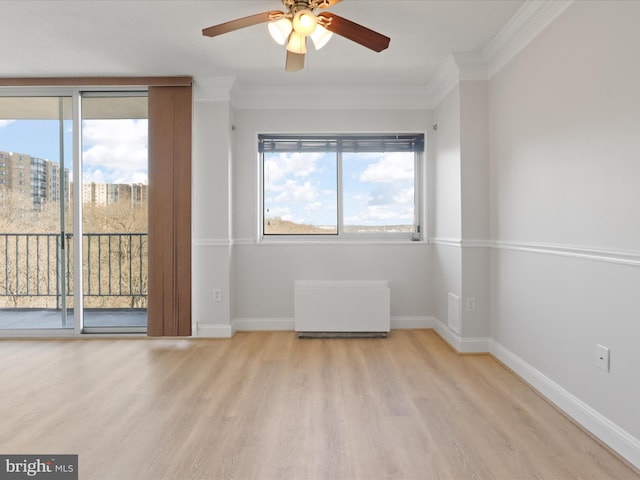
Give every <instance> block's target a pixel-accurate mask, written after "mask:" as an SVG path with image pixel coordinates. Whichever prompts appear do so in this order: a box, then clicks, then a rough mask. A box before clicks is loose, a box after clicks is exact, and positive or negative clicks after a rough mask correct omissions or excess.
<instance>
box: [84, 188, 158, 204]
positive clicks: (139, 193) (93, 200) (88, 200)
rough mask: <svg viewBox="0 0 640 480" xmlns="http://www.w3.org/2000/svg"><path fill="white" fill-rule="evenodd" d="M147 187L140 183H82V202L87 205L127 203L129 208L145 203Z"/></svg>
mask: <svg viewBox="0 0 640 480" xmlns="http://www.w3.org/2000/svg"><path fill="white" fill-rule="evenodd" d="M147 190H148V188H147V185H144V184H141V183H135V184H129V183H95V182H91V183H84V184H83V185H82V202H83V203H85V204H89V205H103V206H104V205H111V204H114V203H127V204H129V205H130V206H131V208H133V207H136V206H137V205H140V204H146V202H147Z"/></svg>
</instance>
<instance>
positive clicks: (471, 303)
mask: <svg viewBox="0 0 640 480" xmlns="http://www.w3.org/2000/svg"><path fill="white" fill-rule="evenodd" d="M475 311H476V297H467V312H475Z"/></svg>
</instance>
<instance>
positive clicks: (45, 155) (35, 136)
mask: <svg viewBox="0 0 640 480" xmlns="http://www.w3.org/2000/svg"><path fill="white" fill-rule="evenodd" d="M70 112H71V98H70V97H0V328H10V329H29V328H36V329H45V328H46V329H48V328H70V327H72V326H73V297H72V294H73V245H74V244H73V205H72V203H71V198H72V197H71V195H70V192H71V189H72V184H71V179H72V178H73V172H72V167H73V161H72V154H71V147H72V145H73V142H72V122H71V120H70ZM63 232H64V233H63Z"/></svg>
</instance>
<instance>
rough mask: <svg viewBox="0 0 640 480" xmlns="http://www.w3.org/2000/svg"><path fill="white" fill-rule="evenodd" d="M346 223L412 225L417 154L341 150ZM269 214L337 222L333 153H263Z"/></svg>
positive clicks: (320, 223) (307, 221)
mask: <svg viewBox="0 0 640 480" xmlns="http://www.w3.org/2000/svg"><path fill="white" fill-rule="evenodd" d="M342 155H343V156H342V184H343V192H344V193H343V203H344V209H343V216H344V225H368V226H381V225H413V221H414V219H413V212H414V168H415V167H414V154H413V153H411V152H409V153H343V154H342ZM264 185H265V186H264V207H265V216H266V217H267V218H269V217H280V218H282V219H283V220H289V221H292V222H295V223H303V224H309V225H316V226H335V225H336V222H337V157H336V154H335V153H324V152H317V153H265V163H264Z"/></svg>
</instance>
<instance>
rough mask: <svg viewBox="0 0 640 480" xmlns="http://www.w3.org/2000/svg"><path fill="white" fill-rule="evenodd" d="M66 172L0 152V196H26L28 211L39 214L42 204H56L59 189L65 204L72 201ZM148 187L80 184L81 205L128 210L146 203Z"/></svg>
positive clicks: (53, 164) (40, 161) (24, 156)
mask: <svg viewBox="0 0 640 480" xmlns="http://www.w3.org/2000/svg"><path fill="white" fill-rule="evenodd" d="M69 180H70V179H69V169H67V168H65V169H64V172H61V169H60V165H59V164H58V163H56V162H52V161H50V160H45V159H44V158H38V157H32V156H31V155H27V154H23V153H12V152H3V151H0V194H1V193H2V192H16V193H18V194H23V195H25V196H28V197H29V199H30V201H31V210H34V211H40V210H42V209H43V208H44V206H45V204H46V203H58V202H60V199H61V197H62V192H63V190H62V188H61V186H62V185H64V192H66V194H65V200H66V204H67V205H68V204H69V199H71V198H73V182H70V181H69ZM147 192H148V187H147V185H144V184H142V183H135V184H128V183H95V182H91V183H84V184H83V185H82V202H83V203H84V204H88V205H102V206H104V205H111V204H114V203H127V204H129V205H130V207H131V208H134V207H136V206H138V205H140V204H143V205H144V204H146V203H147V197H148V193H147Z"/></svg>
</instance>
